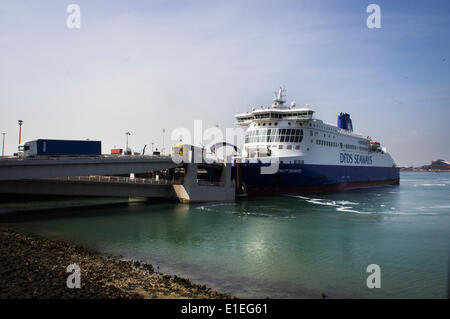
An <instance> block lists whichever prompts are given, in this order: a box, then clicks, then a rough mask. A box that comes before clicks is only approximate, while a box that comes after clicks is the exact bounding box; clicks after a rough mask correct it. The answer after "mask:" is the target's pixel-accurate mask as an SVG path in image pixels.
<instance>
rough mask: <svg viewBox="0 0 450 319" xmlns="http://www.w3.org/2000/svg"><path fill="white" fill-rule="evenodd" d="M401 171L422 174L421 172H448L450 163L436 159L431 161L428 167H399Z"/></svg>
mask: <svg viewBox="0 0 450 319" xmlns="http://www.w3.org/2000/svg"><path fill="white" fill-rule="evenodd" d="M401 170H402V171H414V172H423V171H433V172H450V162H448V161H445V160H443V159H438V160H435V161H431V164H430V165H423V166H419V167H412V166H409V167H401Z"/></svg>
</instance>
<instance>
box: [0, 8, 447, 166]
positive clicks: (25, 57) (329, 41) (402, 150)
mask: <svg viewBox="0 0 450 319" xmlns="http://www.w3.org/2000/svg"><path fill="white" fill-rule="evenodd" d="M70 3H76V4H79V5H80V7H81V29H79V30H75V29H68V28H67V27H66V18H67V16H68V13H66V7H67V6H68V5H69V4H70ZM370 3H376V4H378V5H379V6H380V7H381V26H382V27H381V29H368V28H367V27H366V18H367V16H368V14H367V13H366V7H367V5H368V4H370ZM449 63H450V2H449V1H356V0H355V1H175V0H172V1H169V0H159V1H75V0H72V1H33V2H31V1H0V130H1V131H2V132H6V133H7V135H6V151H7V153H8V154H11V153H12V152H14V151H15V150H16V147H17V140H18V137H17V135H18V129H17V120H18V119H22V120H24V127H23V138H24V140H32V139H35V138H70V139H85V138H91V139H100V140H102V141H103V151H104V152H108V151H109V149H110V148H112V147H114V146H117V147H124V144H125V135H124V133H125V132H126V131H131V132H132V136H130V145H131V146H132V147H133V148H135V149H136V150H141V149H142V147H143V146H144V145H145V144H148V145H151V143H152V142H154V143H156V145H157V146H160V145H161V143H162V129H163V128H165V129H166V131H167V132H170V131H171V130H172V129H174V128H176V127H188V128H191V127H192V126H193V121H194V120H195V119H202V120H203V121H204V127H208V126H214V125H219V127H221V128H226V127H233V122H234V120H233V115H234V114H235V113H236V112H244V111H248V110H250V109H251V107H252V106H259V105H269V104H270V103H271V99H272V92H273V91H274V90H275V89H276V88H278V87H279V86H280V85H281V86H284V87H286V88H287V99H288V100H289V101H292V100H295V101H296V103H297V105H305V104H309V105H310V106H311V107H312V108H314V109H315V110H316V111H317V113H316V115H317V117H319V118H321V119H323V120H325V121H328V122H333V123H334V122H336V116H337V114H338V113H339V112H341V111H345V112H349V113H350V114H351V116H352V118H353V123H354V127H355V130H357V131H359V132H361V133H362V134H364V135H370V136H372V137H373V138H374V139H377V140H380V142H381V143H382V144H383V145H384V146H386V147H387V149H388V151H389V152H390V153H391V154H392V155H393V157H394V159H395V160H396V162H397V163H398V164H399V165H410V164H414V165H420V164H426V163H428V162H429V161H431V160H432V159H436V158H444V159H447V160H449V159H450V142H449V139H448V138H449V135H450V128H449V125H448V121H449V119H450V64H449ZM167 138H168V135H166V141H167ZM166 146H167V144H166Z"/></svg>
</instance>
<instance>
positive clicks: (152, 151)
mask: <svg viewBox="0 0 450 319" xmlns="http://www.w3.org/2000/svg"><path fill="white" fill-rule="evenodd" d="M154 144H155V143H153V142H152V155H153V145H154Z"/></svg>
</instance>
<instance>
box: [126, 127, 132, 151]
mask: <svg viewBox="0 0 450 319" xmlns="http://www.w3.org/2000/svg"><path fill="white" fill-rule="evenodd" d="M125 135H126V136H127V146H126V149H125V154H127V155H129V154H128V136H130V135H131V133H130V132H125Z"/></svg>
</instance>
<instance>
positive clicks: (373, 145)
mask: <svg viewBox="0 0 450 319" xmlns="http://www.w3.org/2000/svg"><path fill="white" fill-rule="evenodd" d="M370 149H371V150H372V151H378V150H379V149H380V142H370Z"/></svg>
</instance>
